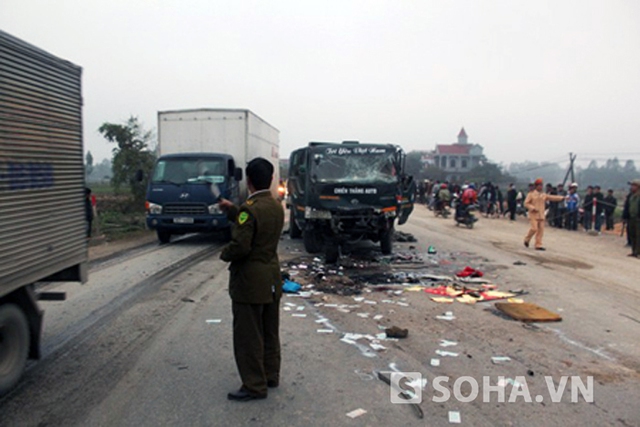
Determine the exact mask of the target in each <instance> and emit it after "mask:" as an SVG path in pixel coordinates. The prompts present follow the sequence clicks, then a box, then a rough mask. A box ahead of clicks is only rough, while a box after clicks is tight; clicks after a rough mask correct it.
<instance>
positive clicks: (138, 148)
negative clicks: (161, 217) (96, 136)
mask: <svg viewBox="0 0 640 427" xmlns="http://www.w3.org/2000/svg"><path fill="white" fill-rule="evenodd" d="M98 131H99V132H100V133H101V134H102V136H104V138H105V139H106V140H107V141H109V142H113V143H115V144H116V147H115V148H114V149H113V160H112V171H113V175H112V178H111V184H112V185H113V186H114V188H115V189H116V190H118V189H120V187H122V186H123V185H124V186H128V187H129V189H130V190H131V195H132V196H133V200H134V202H135V203H136V204H137V206H140V207H142V206H143V202H144V199H145V192H146V187H147V182H148V177H149V174H150V173H151V170H152V169H153V164H154V161H155V155H154V154H153V153H152V152H151V151H150V150H149V143H150V142H151V140H152V138H153V133H152V131H145V130H144V128H143V125H142V123H140V122H139V121H138V118H137V117H134V116H131V117H130V118H129V119H128V120H127V121H126V122H125V123H124V124H116V123H108V122H105V123H103V124H102V126H100V128H99V129H98ZM139 170H141V171H142V173H143V177H144V178H143V180H142V181H138V180H137V179H136V174H137V172H138V171H139Z"/></svg>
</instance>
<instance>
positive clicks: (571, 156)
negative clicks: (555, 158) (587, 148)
mask: <svg viewBox="0 0 640 427" xmlns="http://www.w3.org/2000/svg"><path fill="white" fill-rule="evenodd" d="M576 157H577V154H573V153H569V167H568V168H567V173H566V174H565V175H564V179H563V180H562V185H565V184H566V183H567V178H569V175H571V182H576V175H575V172H574V170H573V163H574V162H575V161H576Z"/></svg>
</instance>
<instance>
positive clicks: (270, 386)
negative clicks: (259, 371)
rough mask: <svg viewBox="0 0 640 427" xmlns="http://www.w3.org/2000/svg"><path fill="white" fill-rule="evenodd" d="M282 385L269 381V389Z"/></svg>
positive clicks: (275, 381) (276, 381)
mask: <svg viewBox="0 0 640 427" xmlns="http://www.w3.org/2000/svg"><path fill="white" fill-rule="evenodd" d="M279 385H280V382H279V381H278V380H269V381H267V387H269V388H277V387H278V386H279Z"/></svg>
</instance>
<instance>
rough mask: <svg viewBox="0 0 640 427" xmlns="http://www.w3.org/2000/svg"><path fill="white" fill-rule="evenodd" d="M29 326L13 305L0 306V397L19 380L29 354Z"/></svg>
mask: <svg viewBox="0 0 640 427" xmlns="http://www.w3.org/2000/svg"><path fill="white" fill-rule="evenodd" d="M29 341H30V338H29V324H28V322H27V317H26V316H25V315H24V313H23V312H22V310H20V308H18V306H17V305H15V304H5V305H1V306H0V396H2V395H3V394H5V393H6V392H8V391H9V390H10V389H11V388H12V387H13V386H14V385H15V384H16V383H17V382H18V380H19V379H20V377H21V376H22V372H23V371H24V367H25V365H26V364H27V356H28V354H29Z"/></svg>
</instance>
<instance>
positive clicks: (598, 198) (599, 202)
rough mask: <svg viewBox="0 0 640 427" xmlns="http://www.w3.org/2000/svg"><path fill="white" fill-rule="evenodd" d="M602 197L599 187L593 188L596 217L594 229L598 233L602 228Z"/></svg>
mask: <svg viewBox="0 0 640 427" xmlns="http://www.w3.org/2000/svg"><path fill="white" fill-rule="evenodd" d="M603 202H604V195H603V194H602V191H600V186H599V185H596V186H595V187H594V188H593V203H594V204H595V205H596V217H595V224H594V225H595V229H596V231H597V232H598V233H600V228H601V227H602V214H603V213H604V203H603Z"/></svg>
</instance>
